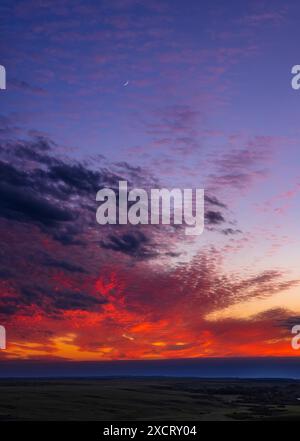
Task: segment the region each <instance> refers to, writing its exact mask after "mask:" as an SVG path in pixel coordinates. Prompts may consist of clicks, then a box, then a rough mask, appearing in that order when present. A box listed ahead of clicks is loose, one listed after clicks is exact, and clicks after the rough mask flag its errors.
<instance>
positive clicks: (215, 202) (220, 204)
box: [204, 194, 226, 208]
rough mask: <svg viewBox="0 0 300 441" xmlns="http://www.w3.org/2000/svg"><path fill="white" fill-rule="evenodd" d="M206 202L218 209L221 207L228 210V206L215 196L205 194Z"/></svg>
mask: <svg viewBox="0 0 300 441" xmlns="http://www.w3.org/2000/svg"><path fill="white" fill-rule="evenodd" d="M204 200H205V202H206V203H208V204H210V205H215V206H216V207H219V208H226V204H224V203H223V202H221V201H220V200H219V199H218V198H216V197H215V196H209V195H207V194H205V195H204Z"/></svg>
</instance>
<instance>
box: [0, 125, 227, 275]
mask: <svg viewBox="0 0 300 441" xmlns="http://www.w3.org/2000/svg"><path fill="white" fill-rule="evenodd" d="M4 123H5V124H6V123H7V124H8V122H5V121H4ZM33 135H34V136H31V137H30V138H29V139H23V140H15V141H12V140H10V141H7V142H5V141H4V142H2V143H1V144H0V153H1V157H2V161H0V196H1V198H2V207H1V210H0V216H2V217H4V218H6V219H10V220H13V221H17V222H21V223H27V224H34V225H36V226H38V227H39V228H40V230H41V231H42V232H44V233H46V234H48V235H49V236H51V237H52V238H53V239H55V240H56V241H58V242H60V243H61V244H62V245H71V244H72V245H84V244H86V238H85V237H84V234H85V233H86V232H87V231H88V230H89V229H90V228H92V227H95V211H96V206H95V195H96V192H97V191H98V190H99V189H101V188H103V187H110V188H112V189H115V190H116V192H117V189H118V182H119V181H120V180H126V181H128V184H129V188H130V187H134V186H140V187H142V188H143V186H144V188H147V187H148V186H149V185H150V184H152V185H154V183H156V184H157V182H156V180H155V179H154V178H153V177H152V176H151V175H150V173H149V172H148V170H147V169H146V170H145V169H142V168H141V167H139V166H137V167H134V166H132V165H130V164H128V163H127V162H118V163H115V164H110V166H107V165H106V163H105V160H104V159H103V158H98V161H100V165H99V163H97V166H98V168H97V169H93V168H92V167H91V165H89V164H87V163H83V162H79V161H70V160H68V159H65V158H62V157H61V156H59V155H57V151H58V149H59V148H58V146H57V145H56V144H55V143H54V142H53V141H52V140H51V139H49V138H48V137H47V136H44V135H42V134H39V133H34V134H33ZM104 164H105V165H104ZM101 165H102V166H101ZM155 187H157V185H155ZM117 199H118V193H117ZM205 202H206V205H207V207H208V208H206V212H205V220H206V223H207V225H214V226H217V225H219V224H221V223H223V222H225V218H224V216H223V214H222V213H221V211H220V210H213V209H210V207H218V208H219V209H223V208H226V205H225V204H224V203H223V202H221V201H220V200H218V199H217V198H216V197H215V196H213V195H206V196H205ZM153 231H154V229H153ZM153 231H152V230H151V231H150V230H149V232H148V231H147V234H145V233H142V232H140V231H136V232H133V233H132V232H128V233H125V234H124V233H123V234H119V232H116V233H114V234H111V235H110V236H109V237H107V230H104V229H102V230H101V235H102V236H104V237H103V238H101V246H102V248H104V249H110V250H112V251H117V252H122V253H123V254H127V255H129V256H135V257H139V258H145V259H147V258H150V257H155V256H157V255H158V254H159V253H158V251H157V248H158V245H154V244H153V241H152V236H153ZM224 234H226V233H224ZM227 234H229V230H228V231H227ZM159 246H160V248H163V247H164V245H163V243H162V242H161V243H160V245H159ZM163 251H164V252H168V251H169V250H168V249H165V250H163ZM65 269H66V270H67V271H69V270H70V268H69V269H68V268H67V267H66V268H65Z"/></svg>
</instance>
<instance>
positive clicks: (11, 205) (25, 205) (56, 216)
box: [0, 182, 75, 226]
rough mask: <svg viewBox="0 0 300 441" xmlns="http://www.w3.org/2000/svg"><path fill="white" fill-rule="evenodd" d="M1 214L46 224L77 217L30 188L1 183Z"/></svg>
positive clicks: (10, 217)
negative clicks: (29, 189) (30, 190)
mask: <svg viewBox="0 0 300 441" xmlns="http://www.w3.org/2000/svg"><path fill="white" fill-rule="evenodd" d="M0 198H1V208H0V215H1V216H3V217H5V218H7V219H12V220H17V221H23V222H26V221H32V222H37V223H41V224H42V225H45V226H55V225H57V224H58V223H59V222H67V221H72V220H74V219H75V217H74V214H73V213H72V212H70V211H69V210H67V209H62V208H60V207H59V206H58V205H55V204H53V203H51V202H49V201H48V200H47V199H46V198H42V197H40V196H39V195H37V194H35V192H29V191H28V189H26V188H25V189H24V188H21V187H16V186H12V185H8V184H5V183H3V182H2V183H0Z"/></svg>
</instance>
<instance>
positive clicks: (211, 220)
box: [205, 210, 225, 225]
mask: <svg viewBox="0 0 300 441" xmlns="http://www.w3.org/2000/svg"><path fill="white" fill-rule="evenodd" d="M205 221H206V223H207V224H208V225H219V224H221V223H223V222H225V218H224V217H223V215H222V213H221V212H220V211H213V210H206V211H205Z"/></svg>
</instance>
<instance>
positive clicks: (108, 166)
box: [0, 0, 300, 360]
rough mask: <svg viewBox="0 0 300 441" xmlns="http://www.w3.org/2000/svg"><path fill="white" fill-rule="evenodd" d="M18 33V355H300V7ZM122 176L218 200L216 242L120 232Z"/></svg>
mask: <svg viewBox="0 0 300 441" xmlns="http://www.w3.org/2000/svg"><path fill="white" fill-rule="evenodd" d="M0 17H1V18H0V64H1V65H3V66H5V68H6V72H7V89H6V90H1V91H0V102H1V107H0V151H1V162H0V167H1V173H0V197H1V211H0V216H1V217H0V228H1V267H0V275H1V291H0V325H4V326H5V327H6V330H7V350H5V351H0V359H9V360H11V359H28V358H30V359H42V360H53V359H56V360H57V359H64V360H65V359H68V360H103V359H109V360H111V359H114V360H115V359H156V358H187V357H230V356H242V357H244V356H285V355H286V356H299V355H300V351H295V350H293V349H292V347H291V337H292V334H291V329H292V326H293V325H295V324H299V325H300V268H299V257H300V234H299V228H300V221H299V213H300V171H299V163H300V149H299V139H300V126H299V113H300V90H298V91H297V90H293V89H292V87H291V79H292V75H291V69H292V66H294V65H295V64H300V52H299V41H300V31H299V29H300V28H299V21H300V4H299V2H298V1H297V0H294V1H291V0H288V1H285V2H283V1H276V0H275V1H272V2H270V1H269V2H266V1H246V0H245V1H243V2H241V1H238V0H230V2H224V1H223V0H219V1H217V0H212V1H210V2H204V1H196V0H188V1H185V2H183V1H178V0H149V1H145V0H102V1H101V0H98V1H96V0H94V1H89V0H87V1H83V0H72V1H71V0H60V1H57V0H26V1H23V0H18V1H16V0H14V1H12V0H2V1H1V5H0ZM120 180H127V181H128V182H129V184H130V186H131V187H139V188H145V189H150V188H158V187H168V188H170V189H171V188H204V189H205V230H204V233H203V234H202V235H201V236H195V237H193V236H190V237H189V236H186V235H185V234H184V230H183V229H182V228H174V227H173V226H164V225H160V226H151V225H144V226H140V225H138V226H130V225H128V226H127V225H126V226H100V225H99V224H97V223H96V217H95V216H96V210H97V207H98V205H99V204H98V203H97V202H96V200H95V197H96V193H97V191H98V190H99V189H101V188H103V187H109V188H116V187H117V185H118V181H120Z"/></svg>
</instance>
